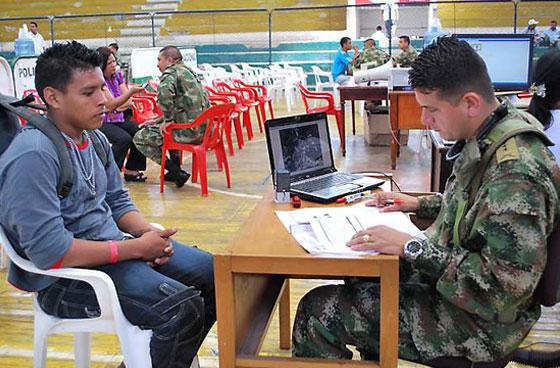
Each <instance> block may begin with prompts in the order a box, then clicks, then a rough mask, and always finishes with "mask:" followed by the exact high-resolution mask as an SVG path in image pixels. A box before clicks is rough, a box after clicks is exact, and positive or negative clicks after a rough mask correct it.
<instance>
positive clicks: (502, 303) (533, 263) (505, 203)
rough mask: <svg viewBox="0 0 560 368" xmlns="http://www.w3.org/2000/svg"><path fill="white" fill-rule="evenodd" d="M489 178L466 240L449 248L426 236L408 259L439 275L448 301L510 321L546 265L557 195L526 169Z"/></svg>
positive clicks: (491, 318) (440, 289) (486, 316)
mask: <svg viewBox="0 0 560 368" xmlns="http://www.w3.org/2000/svg"><path fill="white" fill-rule="evenodd" d="M488 184H490V185H488ZM488 184H487V185H486V188H482V190H483V192H482V197H481V199H480V201H481V207H480V210H479V211H478V212H477V213H476V217H475V219H474V223H473V227H472V229H471V233H470V235H469V238H468V240H467V241H466V240H465V239H461V244H460V246H454V247H452V248H443V247H441V246H438V245H435V244H434V243H432V242H431V241H429V240H427V241H425V242H424V249H423V253H422V254H421V255H420V256H418V257H417V258H416V259H415V260H414V261H412V262H413V264H414V267H415V268H417V269H418V270H419V271H420V272H422V273H424V274H426V275H431V276H432V277H436V278H438V281H437V284H436V289H437V290H438V292H439V293H440V294H441V296H442V297H443V298H444V299H446V300H447V301H448V302H450V303H452V304H454V305H456V306H457V307H459V308H461V309H463V310H465V311H467V312H468V313H471V314H475V315H478V316H479V317H481V318H483V319H484V320H487V321H500V322H502V323H511V322H513V321H515V320H516V318H517V311H518V310H519V307H520V305H521V304H522V303H527V302H528V300H529V299H530V298H531V296H532V294H533V292H534V290H535V288H536V286H537V283H538V282H539V279H540V277H541V274H542V272H543V270H544V266H545V262H546V245H547V236H548V235H549V234H550V231H551V229H552V226H553V223H554V219H555V212H556V206H557V205H558V198H557V196H556V195H555V191H554V189H553V188H554V187H553V185H552V183H550V181H549V182H548V183H542V182H541V183H539V182H537V181H536V180H534V179H533V178H530V177H528V176H527V175H523V176H521V175H519V174H511V173H510V174H505V175H503V176H502V177H500V178H497V179H495V180H492V181H491V182H490V183H488ZM551 188H552V192H551ZM551 193H552V194H551Z"/></svg>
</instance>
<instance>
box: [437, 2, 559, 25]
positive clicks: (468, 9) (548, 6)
mask: <svg viewBox="0 0 560 368" xmlns="http://www.w3.org/2000/svg"><path fill="white" fill-rule="evenodd" d="M438 15H439V18H440V20H441V23H442V26H443V28H444V29H455V28H479V27H480V28H492V27H513V3H473V4H466V3H457V4H453V3H445V4H438ZM530 18H535V19H538V20H539V21H540V24H539V28H540V29H541V30H542V29H544V27H548V23H549V22H550V20H552V19H556V20H558V19H560V7H559V6H558V3H557V2H552V3H551V2H529V3H523V2H521V3H520V5H519V7H518V24H517V27H518V30H520V31H521V30H523V29H524V28H525V27H527V21H528V20H529V19H530Z"/></svg>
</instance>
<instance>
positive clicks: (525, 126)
mask: <svg viewBox="0 0 560 368" xmlns="http://www.w3.org/2000/svg"><path fill="white" fill-rule="evenodd" d="M535 121H536V120H535ZM535 121H532V119H531V116H530V115H528V114H522V119H512V120H506V121H504V122H501V123H500V124H498V125H497V126H496V127H494V129H492V131H490V133H488V136H487V138H486V139H485V140H484V143H486V144H488V146H487V148H486V150H485V151H484V154H483V155H482V158H481V159H480V164H479V167H478V170H477V171H476V174H475V175H474V176H473V177H472V179H471V180H470V182H469V183H468V185H467V188H468V190H469V196H468V199H462V200H459V203H458V205H457V212H456V214H455V223H454V224H453V243H454V244H456V245H458V244H459V228H460V225H461V222H462V221H463V219H464V217H465V215H466V213H467V211H468V210H469V209H470V208H471V207H472V205H473V204H474V200H475V198H476V195H477V193H478V191H479V189H480V186H481V183H482V177H483V176H484V173H485V172H486V170H487V169H488V165H489V164H490V162H491V161H492V158H493V157H494V156H496V152H497V151H498V150H499V149H500V148H501V147H503V146H505V145H507V142H508V141H509V140H510V139H512V138H514V137H515V136H517V135H520V134H527V133H530V134H535V135H536V136H537V137H539V138H540V139H541V140H542V141H543V143H544V144H545V145H547V146H551V145H554V143H553V142H552V141H551V140H550V138H549V137H548V136H547V135H546V133H545V132H544V131H543V130H542V129H540V127H539V125H537V124H535ZM537 123H538V121H537ZM514 147H515V146H514ZM504 148H506V150H507V147H504ZM515 148H516V147H515ZM511 155H512V156H511V157H513V156H515V153H511ZM507 159H509V158H508V156H507V153H505V154H503V156H502V158H501V160H502V161H506V160H507Z"/></svg>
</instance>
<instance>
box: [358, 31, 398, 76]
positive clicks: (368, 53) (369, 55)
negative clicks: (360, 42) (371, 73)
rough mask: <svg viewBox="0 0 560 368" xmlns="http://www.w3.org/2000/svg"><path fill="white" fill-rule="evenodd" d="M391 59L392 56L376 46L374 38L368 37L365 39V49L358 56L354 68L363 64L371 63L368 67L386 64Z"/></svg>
mask: <svg viewBox="0 0 560 368" xmlns="http://www.w3.org/2000/svg"><path fill="white" fill-rule="evenodd" d="M390 59H391V57H390V56H389V54H387V53H385V52H384V51H382V50H379V49H377V48H375V41H373V38H368V39H367V40H365V41H364V49H363V50H362V52H360V54H359V55H358V57H356V61H354V68H355V69H360V67H361V66H362V64H366V63H371V64H370V65H368V66H367V68H368V69H373V68H377V67H378V66H381V65H383V64H385V63H386V62H388V61H389V60H390Z"/></svg>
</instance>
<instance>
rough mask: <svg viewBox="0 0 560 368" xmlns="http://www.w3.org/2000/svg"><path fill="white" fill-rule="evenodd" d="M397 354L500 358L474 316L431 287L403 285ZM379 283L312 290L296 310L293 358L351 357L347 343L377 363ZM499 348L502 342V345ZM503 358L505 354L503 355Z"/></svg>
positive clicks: (422, 359)
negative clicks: (447, 300)
mask: <svg viewBox="0 0 560 368" xmlns="http://www.w3.org/2000/svg"><path fill="white" fill-rule="evenodd" d="M399 299H400V300H399V302H400V310H399V356H400V357H401V358H403V359H406V360H411V361H416V362H427V361H429V360H431V359H434V358H437V357H442V356H466V357H468V358H469V359H471V360H473V361H492V360H495V359H498V358H499V357H501V356H496V352H495V351H492V350H493V349H492V348H491V347H490V346H489V345H492V344H493V343H496V342H495V341H492V342H491V343H490V341H489V340H491V339H490V338H489V336H485V333H484V332H483V331H482V330H481V329H480V326H477V323H476V322H475V321H474V319H473V318H472V316H470V315H469V314H468V313H466V312H464V311H462V310H460V309H459V308H456V307H454V306H452V305H451V304H450V303H447V302H446V301H444V300H442V299H441V298H440V297H439V294H438V293H437V292H436V291H435V289H434V288H433V286H429V285H427V284H423V283H416V282H411V283H401V284H400V290H399ZM379 300H380V284H379V283H378V282H375V281H369V280H367V281H358V279H352V281H350V280H347V281H346V282H345V284H344V285H327V286H321V287H318V288H316V289H313V290H311V291H310V292H309V293H307V294H306V295H305V296H304V297H303V298H302V300H301V301H300V304H299V306H298V311H297V315H296V318H295V321H294V328H293V337H292V340H293V341H292V342H293V354H294V355H295V356H297V357H304V358H323V359H352V351H351V350H350V349H348V347H347V345H351V346H355V347H356V350H357V351H358V352H359V353H360V355H361V358H362V359H364V360H378V359H379V353H380V352H379V321H380V320H379V317H380V311H379V308H380V303H379ZM498 344H499V342H498ZM503 355H505V354H503Z"/></svg>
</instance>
